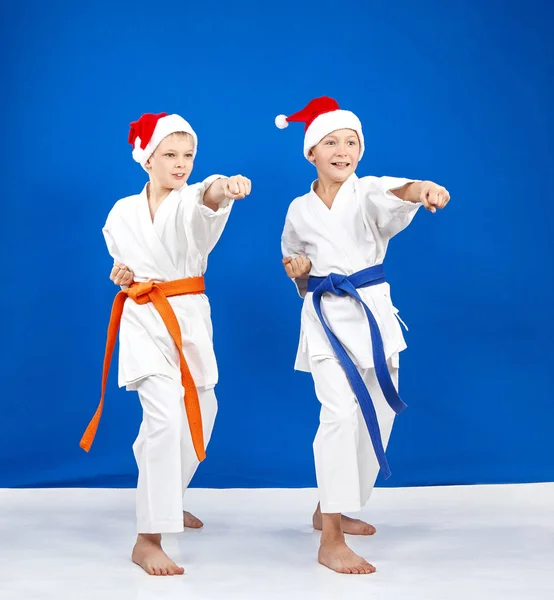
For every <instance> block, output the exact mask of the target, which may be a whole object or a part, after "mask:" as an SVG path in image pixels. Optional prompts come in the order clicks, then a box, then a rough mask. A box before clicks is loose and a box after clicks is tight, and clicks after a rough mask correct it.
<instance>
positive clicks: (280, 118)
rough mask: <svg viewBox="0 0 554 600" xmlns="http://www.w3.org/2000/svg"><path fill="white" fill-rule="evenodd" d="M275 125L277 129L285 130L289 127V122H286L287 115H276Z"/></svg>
mask: <svg viewBox="0 0 554 600" xmlns="http://www.w3.org/2000/svg"><path fill="white" fill-rule="evenodd" d="M275 125H276V126H277V127H278V128H279V129H285V128H287V127H288V126H289V122H288V121H287V115H277V116H276V117H275Z"/></svg>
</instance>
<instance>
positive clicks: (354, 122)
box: [304, 110, 365, 160]
mask: <svg viewBox="0 0 554 600" xmlns="http://www.w3.org/2000/svg"><path fill="white" fill-rule="evenodd" d="M337 129H353V130H354V131H355V132H356V133H357V134H358V137H359V138H360V160H361V159H362V156H363V155H364V150H365V145H364V134H363V133H362V123H361V122H360V119H358V117H357V116H356V115H355V114H354V113H353V112H350V111H349V110H332V111H330V112H326V113H323V114H321V115H319V117H316V118H315V119H314V120H313V121H312V123H311V125H310V126H309V127H308V131H306V135H305V136H304V156H305V157H306V158H308V154H309V152H310V150H311V149H312V148H313V147H314V146H317V144H319V142H321V140H322V139H323V138H324V137H325V136H326V135H329V134H330V133H332V132H333V131H337Z"/></svg>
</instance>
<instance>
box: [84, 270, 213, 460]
mask: <svg viewBox="0 0 554 600" xmlns="http://www.w3.org/2000/svg"><path fill="white" fill-rule="evenodd" d="M204 290H205V285H204V277H191V278H187V279H177V280H176V281H167V282H162V283H156V282H154V281H147V282H144V283H136V282H135V283H133V284H132V285H131V286H130V287H129V288H128V289H126V290H121V291H120V292H119V293H118V294H117V296H116V297H115V300H114V302H113V306H112V314H111V316H110V323H109V325H108V337H107V340H106V353H105V354H104V367H103V370H102V395H101V396H100V404H99V405H98V408H97V409H96V413H95V414H94V417H92V420H91V421H90V423H89V425H88V427H87V429H86V431H85V433H84V435H83V437H82V439H81V444H80V446H81V448H83V450H85V451H86V452H88V451H89V450H90V447H91V446H92V442H93V441H94V436H95V435H96V430H97V429H98V424H99V422H100V417H101V416H102V409H103V408H104V394H105V391H106V382H107V380H108V373H109V370H110V363H111V361H112V355H113V351H114V347H115V341H116V338H117V332H118V330H119V323H120V322H121V315H122V313H123V305H124V304H125V300H127V298H130V299H131V300H133V302H136V303H137V304H148V302H152V304H153V305H154V306H155V307H156V310H157V311H158V313H159V314H160V316H161V318H162V320H163V322H164V324H165V326H166V327H167V330H168V331H169V333H170V335H171V337H172V338H173V341H174V342H175V345H176V346H177V349H178V350H179V362H180V368H181V383H182V384H183V387H184V388H185V410H186V413H187V418H188V422H189V427H190V433H191V437H192V443H193V445H194V450H195V451H196V456H197V457H198V460H199V461H203V460H204V459H205V458H206V451H205V446H204V433H203V429H202V415H201V413H200V403H199V401H198V392H197V391H196V385H195V383H194V379H193V378H192V375H191V373H190V370H189V367H188V365H187V361H186V360H185V357H184V355H183V341H182V337H181V328H180V327H179V321H178V320H177V317H176V316H175V313H174V312H173V308H172V306H171V304H170V303H169V302H168V300H167V299H168V298H169V297H170V296H183V295H186V294H202V293H204Z"/></svg>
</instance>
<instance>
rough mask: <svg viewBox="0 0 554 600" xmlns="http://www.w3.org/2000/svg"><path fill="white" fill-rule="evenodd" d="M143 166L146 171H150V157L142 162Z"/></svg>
mask: <svg viewBox="0 0 554 600" xmlns="http://www.w3.org/2000/svg"><path fill="white" fill-rule="evenodd" d="M144 168H145V169H146V170H147V171H150V170H151V169H152V163H151V162H150V158H149V159H148V160H147V161H146V162H145V163H144Z"/></svg>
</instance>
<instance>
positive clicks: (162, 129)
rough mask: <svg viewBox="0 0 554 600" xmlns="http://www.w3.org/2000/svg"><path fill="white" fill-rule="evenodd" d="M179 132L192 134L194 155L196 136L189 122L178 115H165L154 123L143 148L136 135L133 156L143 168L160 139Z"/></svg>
mask: <svg viewBox="0 0 554 600" xmlns="http://www.w3.org/2000/svg"><path fill="white" fill-rule="evenodd" d="M179 132H183V133H189V134H190V135H191V136H192V139H193V142H194V149H193V151H192V152H193V156H196V152H197V150H198V137H197V136H196V133H195V131H194V129H193V128H192V127H191V125H190V123H189V122H188V121H185V119H183V117H181V116H179V115H167V117H162V118H161V119H159V121H158V122H157V123H156V128H155V129H154V133H153V134H152V137H151V138H150V141H149V142H148V144H147V146H146V148H145V149H144V150H143V149H142V148H141V147H140V143H141V140H140V138H139V137H137V139H136V140H135V147H134V149H133V158H134V159H135V160H136V161H137V162H138V163H140V164H141V165H142V168H143V169H144V168H145V165H146V162H147V160H148V159H149V158H150V157H151V156H152V154H154V150H156V148H157V147H158V146H159V145H160V143H161V141H162V140H163V139H164V138H166V137H167V136H168V135H171V134H172V133H179Z"/></svg>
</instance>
